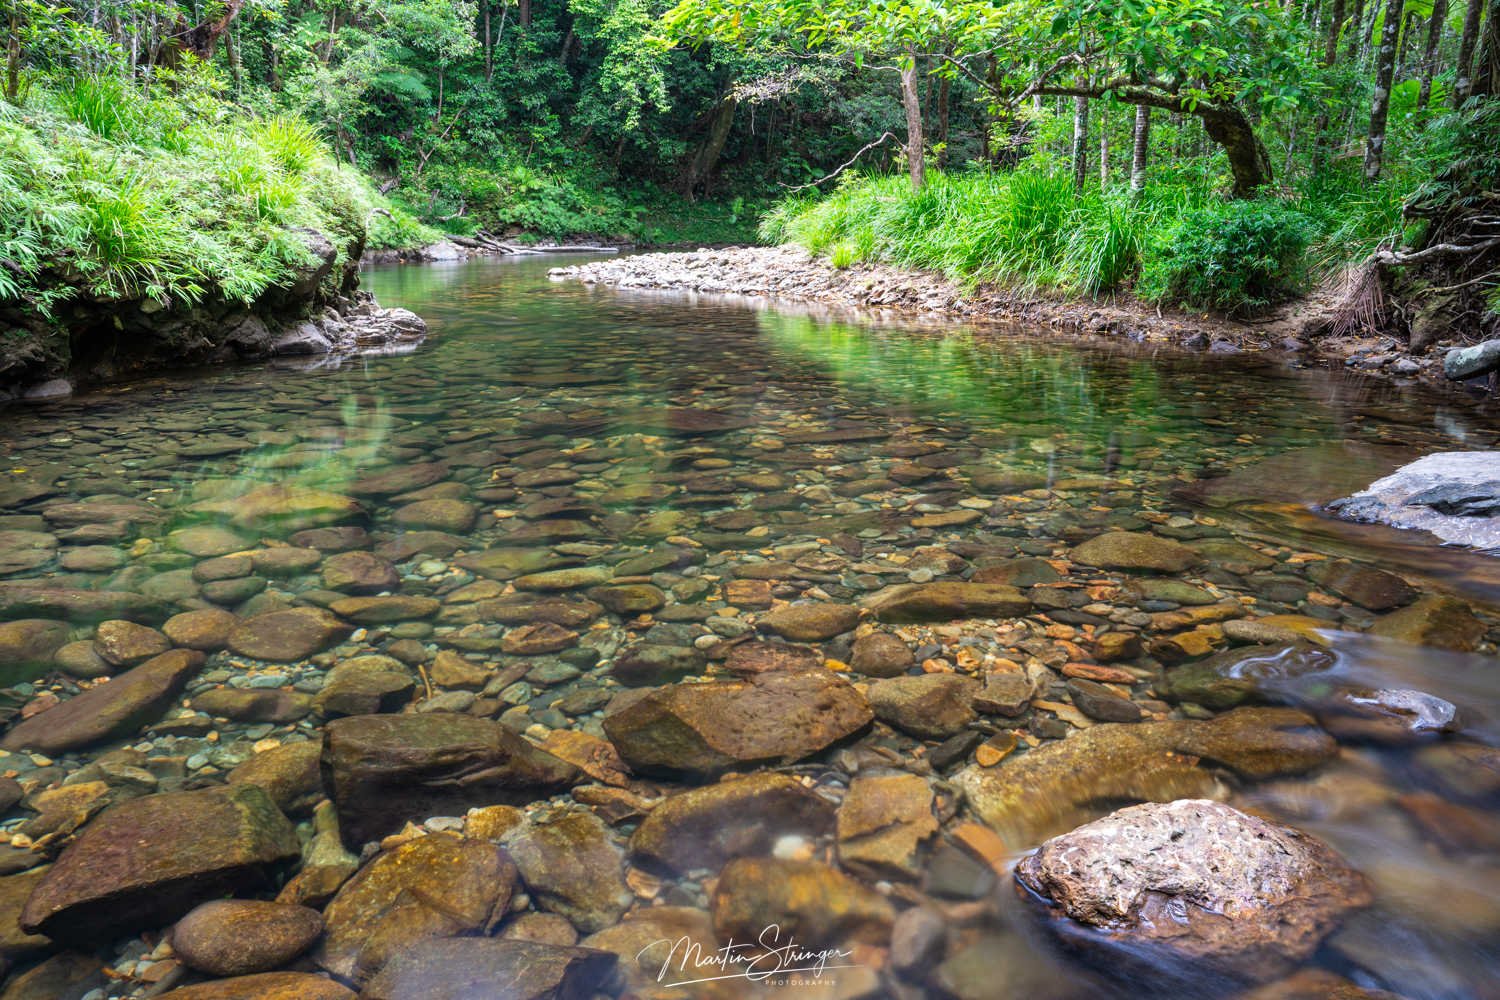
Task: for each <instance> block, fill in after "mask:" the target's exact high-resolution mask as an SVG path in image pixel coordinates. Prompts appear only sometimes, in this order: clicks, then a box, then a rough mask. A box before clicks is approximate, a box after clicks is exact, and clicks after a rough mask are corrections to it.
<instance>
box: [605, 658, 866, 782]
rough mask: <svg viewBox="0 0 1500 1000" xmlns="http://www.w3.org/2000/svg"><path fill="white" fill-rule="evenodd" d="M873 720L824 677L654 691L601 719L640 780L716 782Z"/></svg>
mask: <svg viewBox="0 0 1500 1000" xmlns="http://www.w3.org/2000/svg"><path fill="white" fill-rule="evenodd" d="M873 718H874V714H873V712H872V711H871V709H870V705H869V702H867V701H866V700H865V698H864V696H863V695H861V694H860V693H859V692H858V691H856V690H855V689H854V688H853V687H852V686H851V685H850V684H849V682H847V681H845V680H843V679H842V678H840V677H838V676H837V675H836V674H833V673H831V672H829V671H822V672H807V673H769V674H759V675H757V676H754V677H751V678H750V679H748V680H745V681H729V682H722V683H713V684H678V685H674V686H672V687H665V688H656V689H654V690H652V691H649V692H647V693H646V694H644V695H643V696H641V697H639V698H637V699H636V700H635V701H633V702H631V703H630V704H629V705H627V706H625V707H623V708H621V709H619V710H617V711H614V712H612V713H610V714H609V715H607V716H605V718H604V731H605V733H606V734H608V736H609V738H610V740H611V741H612V742H613V743H614V744H615V747H616V749H618V750H619V751H620V756H621V757H622V758H623V759H624V760H625V762H626V763H627V764H629V765H630V766H631V767H632V768H634V769H636V770H637V771H640V772H642V773H644V774H662V775H669V776H670V775H689V776H696V777H702V778H707V777H713V776H715V775H718V774H722V773H723V772H725V771H728V770H730V769H731V768H735V767H745V766H749V765H754V764H764V763H770V762H781V763H791V762H793V761H798V760H801V759H803V758H804V757H807V756H810V755H811V754H814V753H817V752H818V751H819V750H822V749H824V748H825V747H827V746H829V745H830V744H832V743H834V742H836V741H838V740H841V739H843V738H844V737H846V736H849V735H851V734H853V733H855V732H858V731H859V730H860V729H863V728H864V727H865V726H867V725H869V723H870V721H871V720H872V719H873Z"/></svg>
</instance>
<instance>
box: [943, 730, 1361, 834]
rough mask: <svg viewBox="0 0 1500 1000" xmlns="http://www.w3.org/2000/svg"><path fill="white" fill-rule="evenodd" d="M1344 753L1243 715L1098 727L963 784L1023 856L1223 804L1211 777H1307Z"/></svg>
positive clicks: (1314, 734)
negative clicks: (1106, 830) (1156, 805)
mask: <svg viewBox="0 0 1500 1000" xmlns="http://www.w3.org/2000/svg"><path fill="white" fill-rule="evenodd" d="M1336 752H1337V744H1335V743H1334V741H1333V740H1332V739H1331V738H1330V737H1329V736H1328V734H1327V733H1325V732H1323V731H1322V730H1321V729H1319V728H1318V727H1317V725H1316V723H1315V722H1314V720H1313V718H1312V717H1311V716H1309V715H1307V714H1305V713H1303V712H1299V711H1296V710H1295V709H1290V708H1239V709H1235V710H1234V711H1232V712H1228V713H1226V714H1224V715H1220V716H1217V717H1215V718H1213V719H1209V720H1207V721H1195V720H1170V721H1166V722H1138V723H1129V724H1103V725H1096V726H1093V727H1092V728H1089V729H1084V730H1078V731H1075V732H1073V733H1072V734H1070V735H1069V736H1068V738H1067V739H1065V740H1061V741H1058V742H1056V743H1047V744H1043V745H1042V746H1040V747H1037V748H1036V749H1034V750H1031V751H1029V752H1027V753H1025V754H1022V755H1020V756H1012V757H1010V758H1008V759H1006V760H1005V761H1003V762H1001V764H1000V765H998V766H996V767H989V768H986V767H978V766H970V767H968V768H966V769H964V770H963V771H961V772H960V773H959V774H958V775H956V776H955V778H954V783H955V784H957V785H958V786H959V787H960V788H961V789H962V790H963V792H964V795H965V798H966V799H967V800H968V803H969V807H970V808H971V809H973V810H974V812H975V813H976V814H977V815H978V816H979V818H980V819H982V820H983V821H984V822H985V823H987V824H988V825H989V826H990V827H992V828H993V829H994V830H995V831H996V832H998V833H999V834H1000V835H1001V837H1002V838H1003V839H1004V840H1005V843H1006V845H1007V846H1008V847H1010V848H1012V849H1021V848H1024V847H1027V846H1029V845H1031V844H1035V843H1037V842H1038V841H1040V840H1042V839H1043V838H1046V837H1050V836H1053V835H1054V834H1057V833H1060V832H1062V831H1064V830H1067V829H1070V828H1072V827H1074V826H1076V825H1078V824H1079V823H1081V822H1086V821H1088V820H1090V819H1093V818H1095V817H1097V816H1099V815H1100V814H1102V813H1103V812H1105V811H1106V810H1107V809H1108V808H1110V807H1113V806H1116V805H1118V804H1119V803H1121V802H1131V801H1137V802H1164V801H1171V800H1173V799H1178V798H1185V797H1186V798H1205V797H1209V796H1213V795H1220V794H1222V786H1221V785H1220V783H1219V782H1218V780H1217V779H1216V778H1215V777H1214V775H1213V773H1212V771H1211V770H1210V769H1211V768H1212V767H1223V768H1226V769H1228V770H1229V771H1231V772H1233V773H1234V774H1237V775H1239V776H1240V777H1243V778H1251V779H1260V778H1267V777H1270V776H1272V775H1276V774H1302V773H1304V772H1307V771H1310V770H1312V769H1313V768H1315V767H1317V766H1318V765H1319V764H1322V763H1324V762H1326V761H1328V760H1330V759H1332V758H1333V756H1334V754H1335V753H1336ZM1195 758H1196V759H1195Z"/></svg>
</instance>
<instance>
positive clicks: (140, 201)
mask: <svg viewBox="0 0 1500 1000" xmlns="http://www.w3.org/2000/svg"><path fill="white" fill-rule="evenodd" d="M379 210H384V211H387V212H390V215H388V216H384V217H381V216H378V215H375V213H376V212H377V211H379ZM372 216H373V217H376V218H383V219H384V220H385V221H386V222H388V223H389V225H386V226H384V227H380V226H377V227H375V229H376V232H375V237H376V240H378V239H380V238H382V237H384V238H398V239H401V240H403V241H405V240H413V241H420V240H430V239H433V238H436V235H437V234H436V233H435V232H433V231H432V230H429V229H427V228H426V227H423V226H421V225H420V224H418V223H416V222H415V220H413V219H412V218H411V217H410V216H409V215H406V214H405V213H401V212H399V211H394V210H391V209H390V208H388V206H387V205H386V202H385V200H384V199H383V198H382V197H381V196H380V195H379V194H378V193H377V192H376V191H375V190H374V189H373V188H372V186H371V185H370V183H369V181H368V180H367V179H366V178H365V177H364V176H363V175H361V174H360V173H358V172H357V171H355V170H353V169H352V168H350V167H348V166H346V165H341V164H339V163H337V162H336V161H335V160H334V158H333V157H332V155H331V153H330V151H329V149H328V148H327V146H326V144H325V143H324V141H323V139H322V137H321V136H320V135H319V133H318V132H317V130H316V129H314V128H313V127H312V126H310V125H308V124H307V123H306V122H303V121H301V120H300V119H296V118H289V117H279V118H255V117H252V116H250V115H248V114H246V113H245V112H243V111H241V110H238V109H236V108H233V107H231V106H230V105H228V104H225V103H223V102H222V101H220V100H218V98H217V97H216V96H214V94H213V93H212V91H211V88H209V87H207V86H200V85H197V84H195V83H194V82H193V81H191V80H189V81H182V82H181V85H179V86H178V87H177V88H176V89H174V90H172V91H170V92H169V91H167V90H166V89H165V88H158V90H157V93H156V94H155V95H154V96H150V97H148V96H146V95H145V94H144V93H143V92H142V91H141V90H139V89H138V86H137V84H135V83H133V82H131V81H127V80H122V79H119V78H116V77H109V76H99V77H78V78H73V79H66V80H54V81H51V82H50V83H45V84H42V85H38V86H35V87H33V89H32V90H31V92H30V94H29V95H28V99H27V103H26V104H25V106H24V107H17V106H15V105H11V104H3V105H0V254H3V256H4V259H5V261H6V262H7V266H6V267H5V268H3V269H0V298H4V299H10V300H21V301H24V302H25V303H27V304H28V305H29V306H30V307H31V308H34V309H37V310H39V311H40V312H42V313H43V314H48V313H50V311H51V309H52V308H53V307H54V306H55V305H56V304H57V303H58V302H59V301H61V300H65V299H67V298H70V297H73V296H77V295H80V294H86V295H89V296H92V297H96V298H101V299H119V300H126V299H135V298H142V297H150V298H154V299H157V300H161V301H169V300H185V301H189V302H191V301H197V300H199V299H201V298H203V297H205V296H208V295H219V296H222V297H224V298H226V299H231V300H240V301H243V302H245V303H247V304H248V303H251V302H253V301H254V300H255V299H257V298H258V297H259V296H260V295H261V294H262V293H264V292H265V291H266V290H267V289H269V288H271V287H273V286H276V285H278V284H280V283H283V282H286V281H288V280H290V279H291V278H292V277H293V276H294V274H295V272H296V270H297V269H298V268H299V267H301V266H304V265H306V264H307V263H309V262H310V254H309V250H308V248H307V242H306V239H305V238H304V235H303V233H302V230H306V229H312V230H317V231H318V232H320V233H322V234H323V235H325V236H326V237H327V238H328V239H329V240H330V241H331V242H332V243H333V244H334V246H335V248H336V250H337V252H338V254H339V257H340V262H342V261H344V260H347V259H348V256H349V255H351V254H354V253H357V252H358V251H359V248H360V247H361V246H363V245H364V244H365V242H366V238H367V228H368V227H369V221H370V219H371V218H372Z"/></svg>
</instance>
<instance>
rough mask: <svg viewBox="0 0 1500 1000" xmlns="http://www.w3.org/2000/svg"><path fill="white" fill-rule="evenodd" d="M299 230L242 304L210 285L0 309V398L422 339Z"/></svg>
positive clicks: (379, 348) (31, 397) (388, 347)
mask: <svg viewBox="0 0 1500 1000" xmlns="http://www.w3.org/2000/svg"><path fill="white" fill-rule="evenodd" d="M300 235H301V237H302V239H303V241H304V244H305V246H306V247H307V250H308V255H309V256H308V262H307V263H306V264H305V265H303V266H302V267H301V268H300V269H298V270H297V271H296V273H295V274H294V276H293V277H292V278H291V280H289V281H287V282H285V283H282V284H280V285H277V286H275V287H272V288H270V289H268V290H267V291H266V292H265V293H264V294H262V295H261V296H260V297H259V298H257V299H256V300H255V302H253V303H250V304H248V305H247V304H245V303H243V302H239V301H235V300H232V299H230V298H227V297H225V296H224V295H222V294H220V293H219V292H218V291H217V290H215V289H209V290H208V291H207V292H206V293H205V294H204V295H203V296H202V297H201V298H199V299H198V300H197V301H187V300H183V299H176V300H172V301H168V302H162V301H159V300H157V299H153V298H149V297H142V298H134V299H118V298H99V297H94V296H89V295H85V294H77V295H74V296H73V297H71V298H69V299H66V300H65V301H63V302H62V303H60V304H58V305H56V306H55V307H53V312H52V314H51V315H43V314H42V313H40V312H39V311H38V310H36V309H34V308H31V307H29V306H28V305H27V304H25V303H22V304H18V305H14V306H7V307H4V308H0V326H3V327H6V328H9V331H10V332H9V335H7V336H4V337H0V405H3V404H5V403H7V402H13V401H22V402H47V401H50V400H56V399H61V398H64V397H66V396H69V395H71V394H72V393H73V391H74V389H75V388H79V387H83V386H88V385H94V384H100V383H104V382H110V381H115V380H118V379H122V378H128V377H131V376H138V375H142V374H148V373H155V372H160V371H165V370H171V369H174V368H188V367H194V366H198V365H206V364H222V363H225V362H232V361H250V360H257V359H263V358H293V359H299V360H300V361H304V362H308V361H311V362H314V363H326V362H328V361H329V360H332V359H337V358H340V357H347V356H351V355H355V354H368V353H389V352H394V351H402V350H410V349H412V348H413V347H415V346H416V345H417V344H419V343H421V341H422V340H423V338H424V337H425V336H426V334H427V325H426V324H425V323H424V322H423V321H422V319H421V317H419V316H416V315H415V314H413V313H411V312H409V311H407V310H405V309H383V308H381V307H380V306H379V305H378V304H377V303H376V302H375V300H374V297H373V296H371V295H370V294H369V293H368V292H363V291H360V290H359V287H358V286H359V271H358V267H357V266H355V265H353V264H350V263H348V262H347V260H344V262H342V263H341V259H342V258H341V257H340V254H339V253H338V251H337V248H336V247H335V246H334V245H333V243H332V242H330V241H329V240H328V239H327V238H326V237H324V236H323V235H322V234H321V233H317V232H314V231H312V230H304V231H302V232H301V233H300ZM59 280H61V279H59Z"/></svg>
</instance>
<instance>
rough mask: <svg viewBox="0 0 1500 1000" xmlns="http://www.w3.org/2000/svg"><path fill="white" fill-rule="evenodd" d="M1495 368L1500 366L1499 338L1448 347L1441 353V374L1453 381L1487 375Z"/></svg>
mask: <svg viewBox="0 0 1500 1000" xmlns="http://www.w3.org/2000/svg"><path fill="white" fill-rule="evenodd" d="M1497 368H1500V340H1485V341H1481V342H1480V343H1477V344H1474V345H1472V346H1470V347H1454V348H1450V349H1449V351H1448V353H1447V354H1445V355H1443V374H1444V375H1446V376H1448V377H1449V378H1450V379H1452V380H1453V381H1455V382H1461V381H1463V380H1464V379H1469V378H1477V377H1478V376H1480V375H1488V374H1489V373H1490V372H1492V371H1494V370H1495V369H1497Z"/></svg>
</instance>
